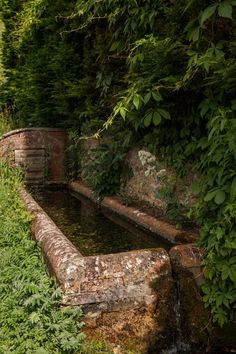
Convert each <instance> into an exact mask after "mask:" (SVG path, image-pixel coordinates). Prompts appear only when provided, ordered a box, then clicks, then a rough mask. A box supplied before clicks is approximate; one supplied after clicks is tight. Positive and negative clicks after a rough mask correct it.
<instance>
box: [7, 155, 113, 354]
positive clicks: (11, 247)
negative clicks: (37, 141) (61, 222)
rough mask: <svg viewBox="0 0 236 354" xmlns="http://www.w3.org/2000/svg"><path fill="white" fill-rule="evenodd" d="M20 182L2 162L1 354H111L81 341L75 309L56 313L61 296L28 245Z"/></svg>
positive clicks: (36, 250) (32, 245) (32, 246)
mask: <svg viewBox="0 0 236 354" xmlns="http://www.w3.org/2000/svg"><path fill="white" fill-rule="evenodd" d="M20 177H21V176H20V172H19V171H18V170H15V169H14V170H13V169H12V168H10V167H9V166H8V165H7V163H5V162H4V161H0V269H1V272H0V354H10V353H14V354H27V353H28V354H33V353H35V354H47V353H48V354H49V353H50V354H51V353H53V354H62V353H65V354H73V353H76V354H94V353H109V352H108V349H107V350H106V349H105V346H104V345H102V344H96V343H86V342H85V341H84V337H85V336H84V334H83V333H82V332H81V327H82V322H81V311H80V310H79V309H74V308H73V309H72V308H71V307H62V308H61V307H60V300H61V291H60V289H59V288H58V287H57V286H56V284H55V282H54V280H53V279H52V278H50V277H49V276H48V274H47V271H46V269H45V266H44V264H43V261H42V257H41V255H40V250H39V247H38V246H37V244H36V243H35V242H34V241H33V240H31V239H30V232H29V223H30V221H31V216H30V215H29V214H28V213H27V212H26V211H25V209H24V207H23V204H22V202H21V201H20V199H19V197H18V194H17V190H18V188H19V187H20V185H21V183H20Z"/></svg>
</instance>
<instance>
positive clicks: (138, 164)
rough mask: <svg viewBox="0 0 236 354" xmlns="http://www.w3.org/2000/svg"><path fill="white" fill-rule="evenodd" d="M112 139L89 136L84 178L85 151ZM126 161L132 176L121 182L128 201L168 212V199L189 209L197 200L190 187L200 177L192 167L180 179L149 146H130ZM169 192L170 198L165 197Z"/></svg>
mask: <svg viewBox="0 0 236 354" xmlns="http://www.w3.org/2000/svg"><path fill="white" fill-rule="evenodd" d="M110 139H111V138H110V137H106V138H105V139H88V140H85V141H84V142H83V145H82V151H83V152H82V155H83V159H82V180H83V168H84V166H85V165H86V161H87V160H88V155H87V154H86V153H87V152H88V151H89V150H90V149H95V148H96V147H97V146H99V145H100V144H104V143H109V141H110ZM125 162H126V163H125V165H126V166H129V168H130V170H131V175H132V176H131V177H129V178H127V177H125V179H124V181H123V182H122V183H121V184H122V186H121V193H120V194H121V195H122V197H123V199H124V200H126V202H128V203H129V202H131V203H133V202H134V203H145V204H146V205H148V206H149V207H151V208H154V209H157V210H158V211H159V212H161V213H163V214H165V210H166V207H167V204H168V198H169V199H171V200H172V201H173V200H174V198H175V200H176V203H178V204H179V205H182V206H183V207H186V208H189V207H191V206H192V205H193V204H194V202H195V201H196V197H194V195H193V194H192V192H191V188H190V187H191V184H192V183H193V182H194V181H196V180H197V178H198V175H197V173H196V172H194V171H192V170H191V166H189V169H188V170H189V171H188V174H187V176H185V177H184V178H180V177H178V176H177V174H176V172H175V171H174V169H173V168H171V167H170V166H168V165H167V164H166V163H165V161H163V159H161V158H159V157H158V156H154V155H152V154H151V153H150V152H149V151H148V150H147V148H141V147H138V146H136V147H133V148H131V149H130V151H129V152H128V154H127V156H126V161H125ZM166 192H167V194H168V193H169V195H171V197H170V196H169V197H167V198H165V197H163V194H166ZM161 194H162V195H161Z"/></svg>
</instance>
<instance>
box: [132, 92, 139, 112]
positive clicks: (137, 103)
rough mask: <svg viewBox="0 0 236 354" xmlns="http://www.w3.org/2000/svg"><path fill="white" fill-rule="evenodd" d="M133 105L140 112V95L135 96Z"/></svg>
mask: <svg viewBox="0 0 236 354" xmlns="http://www.w3.org/2000/svg"><path fill="white" fill-rule="evenodd" d="M133 104H134V106H135V108H136V109H137V110H138V109H139V105H140V96H139V95H135V96H134V98H133Z"/></svg>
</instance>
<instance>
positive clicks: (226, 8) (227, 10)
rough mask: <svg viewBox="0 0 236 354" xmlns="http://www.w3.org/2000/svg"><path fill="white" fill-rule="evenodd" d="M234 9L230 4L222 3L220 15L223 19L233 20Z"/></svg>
mask: <svg viewBox="0 0 236 354" xmlns="http://www.w3.org/2000/svg"><path fill="white" fill-rule="evenodd" d="M232 12H233V7H232V6H231V5H230V4H229V3H228V2H225V1H224V2H222V3H221V4H220V5H219V8H218V14H219V16H221V17H228V18H232Z"/></svg>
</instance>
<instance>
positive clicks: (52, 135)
mask: <svg viewBox="0 0 236 354" xmlns="http://www.w3.org/2000/svg"><path fill="white" fill-rule="evenodd" d="M67 139H68V138H67V134H66V133H65V132H64V131H62V130H60V129H46V128H28V129H19V130H14V131H12V132H9V133H8V134H5V135H3V136H2V138H1V139H0V156H5V157H8V158H9V159H10V160H11V161H12V163H13V164H15V165H17V166H20V167H22V168H23V170H24V172H25V181H26V183H30V184H32V183H37V184H41V183H43V182H44V181H52V182H63V181H65V174H66V171H65V165H66V164H65V151H66V146H67Z"/></svg>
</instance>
